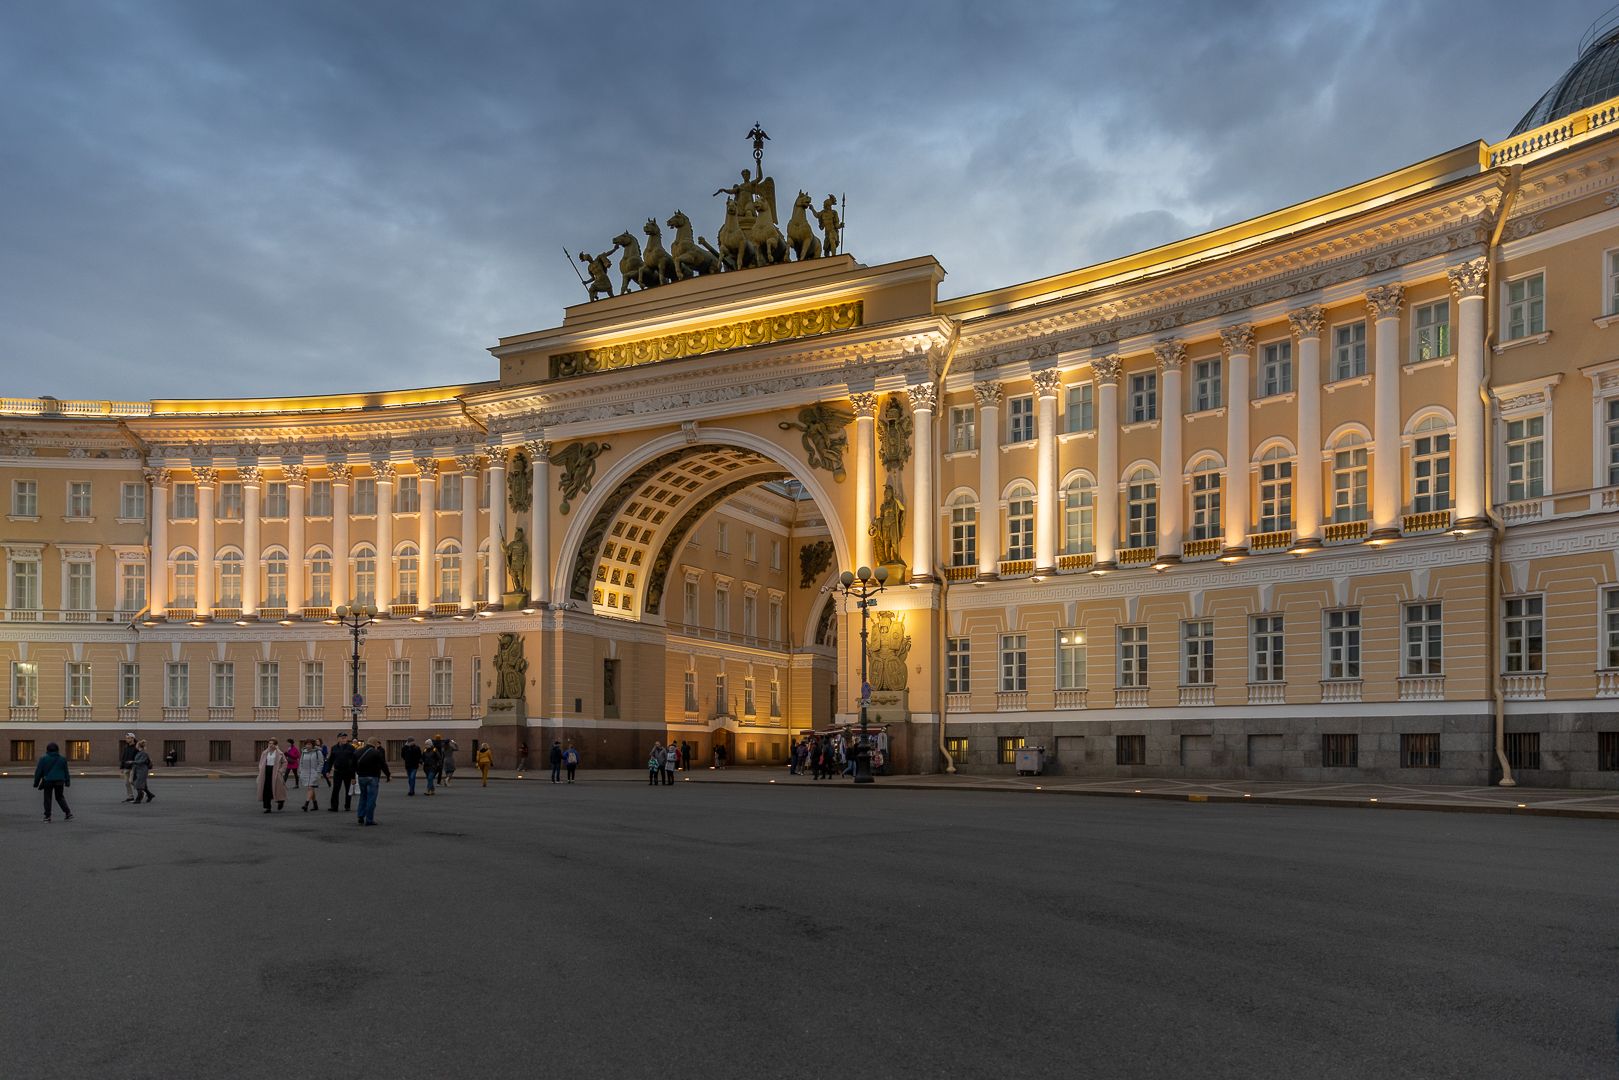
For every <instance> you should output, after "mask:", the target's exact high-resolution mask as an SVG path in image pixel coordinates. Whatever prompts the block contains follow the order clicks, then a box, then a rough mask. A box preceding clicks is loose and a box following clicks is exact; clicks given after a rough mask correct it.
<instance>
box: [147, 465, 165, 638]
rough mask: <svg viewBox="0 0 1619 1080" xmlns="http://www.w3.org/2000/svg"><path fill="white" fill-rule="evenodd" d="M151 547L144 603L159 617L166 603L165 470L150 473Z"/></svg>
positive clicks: (155, 616) (148, 556) (148, 553)
mask: <svg viewBox="0 0 1619 1080" xmlns="http://www.w3.org/2000/svg"><path fill="white" fill-rule="evenodd" d="M150 502H151V510H150V511H149V512H150V513H151V515H152V546H151V549H150V550H149V551H148V552H147V558H146V606H147V607H148V608H150V609H151V614H152V616H153V617H154V618H161V617H162V616H163V614H164V612H165V611H167V610H168V606H169V480H168V471H167V470H163V471H161V472H157V473H154V474H152V498H151V500H150Z"/></svg>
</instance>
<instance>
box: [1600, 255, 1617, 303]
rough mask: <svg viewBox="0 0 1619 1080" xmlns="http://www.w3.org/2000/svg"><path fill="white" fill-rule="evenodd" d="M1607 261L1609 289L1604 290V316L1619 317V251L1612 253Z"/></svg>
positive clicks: (1607, 256)
mask: <svg viewBox="0 0 1619 1080" xmlns="http://www.w3.org/2000/svg"><path fill="white" fill-rule="evenodd" d="M1606 260H1607V271H1608V272H1607V279H1608V280H1607V287H1606V288H1605V289H1603V295H1604V297H1605V301H1604V303H1605V306H1604V307H1603V309H1602V313H1603V314H1604V315H1619V251H1610V252H1608V253H1607V255H1606Z"/></svg>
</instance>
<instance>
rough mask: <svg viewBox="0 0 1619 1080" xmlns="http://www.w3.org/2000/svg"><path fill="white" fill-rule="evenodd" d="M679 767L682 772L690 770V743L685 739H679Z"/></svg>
mask: <svg viewBox="0 0 1619 1080" xmlns="http://www.w3.org/2000/svg"><path fill="white" fill-rule="evenodd" d="M680 768H681V770H682V771H683V772H691V743H689V742H687V741H686V740H685V739H681V740H680Z"/></svg>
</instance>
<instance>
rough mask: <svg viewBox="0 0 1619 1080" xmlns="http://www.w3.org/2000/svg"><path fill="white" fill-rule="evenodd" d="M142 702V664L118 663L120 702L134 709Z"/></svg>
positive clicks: (127, 707) (124, 706)
mask: <svg viewBox="0 0 1619 1080" xmlns="http://www.w3.org/2000/svg"><path fill="white" fill-rule="evenodd" d="M140 703H141V666H140V665H139V664H134V663H122V664H119V665H118V704H119V705H120V706H122V707H123V708H126V709H133V708H135V707H136V706H138V705H140Z"/></svg>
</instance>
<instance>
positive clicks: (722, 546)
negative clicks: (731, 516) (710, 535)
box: [714, 521, 731, 555]
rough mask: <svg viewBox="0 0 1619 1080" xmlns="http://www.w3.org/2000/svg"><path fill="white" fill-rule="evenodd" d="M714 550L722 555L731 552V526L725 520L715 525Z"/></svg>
mask: <svg viewBox="0 0 1619 1080" xmlns="http://www.w3.org/2000/svg"><path fill="white" fill-rule="evenodd" d="M714 550H715V551H717V552H719V553H720V554H721V555H729V554H730V553H731V526H730V525H729V524H728V523H726V522H724V521H721V522H719V523H718V524H717V525H715V526H714Z"/></svg>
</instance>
